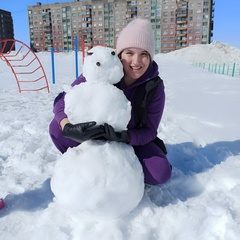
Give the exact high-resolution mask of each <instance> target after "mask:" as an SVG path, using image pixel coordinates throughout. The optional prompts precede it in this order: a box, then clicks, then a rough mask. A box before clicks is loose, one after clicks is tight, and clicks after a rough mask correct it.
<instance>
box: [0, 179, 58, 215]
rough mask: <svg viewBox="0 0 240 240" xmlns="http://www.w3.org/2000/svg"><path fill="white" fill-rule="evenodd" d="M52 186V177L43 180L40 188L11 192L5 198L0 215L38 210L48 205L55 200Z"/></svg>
mask: <svg viewBox="0 0 240 240" xmlns="http://www.w3.org/2000/svg"><path fill="white" fill-rule="evenodd" d="M53 197H54V195H53V193H52V191H51V188H50V178H49V179H47V180H46V181H45V182H43V184H42V186H41V187H40V188H37V189H34V190H30V191H26V192H24V193H20V194H9V195H8V196H6V198H5V199H4V201H5V206H4V208H3V209H1V211H0V217H4V216H6V215H8V214H10V213H11V212H13V211H29V212H30V211H37V210H39V209H44V208H47V207H48V204H49V203H50V202H52V200H53Z"/></svg>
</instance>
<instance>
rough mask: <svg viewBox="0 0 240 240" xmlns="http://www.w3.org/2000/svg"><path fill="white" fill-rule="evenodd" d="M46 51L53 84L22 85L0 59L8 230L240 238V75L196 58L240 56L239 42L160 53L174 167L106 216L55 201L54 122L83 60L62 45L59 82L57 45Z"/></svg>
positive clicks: (1, 186)
mask: <svg viewBox="0 0 240 240" xmlns="http://www.w3.org/2000/svg"><path fill="white" fill-rule="evenodd" d="M223 46H224V49H225V50H224V51H221V50H220V49H222V48H223ZM209 48H211V49H213V51H209ZM193 49H194V50H193ZM193 53H194V54H193ZM38 56H39V58H40V60H41V61H42V63H43V65H44V67H45V71H46V73H47V76H48V79H49V82H50V87H51V92H50V93H47V92H46V91H41V92H30V93H18V90H17V85H16V82H15V79H14V77H13V75H12V73H11V71H10V69H9V68H8V67H7V66H6V63H4V62H2V61H0V102H1V105H0V111H1V118H0V128H1V131H0V197H2V198H4V200H5V203H6V206H5V207H4V208H3V209H2V210H0V232H1V234H0V239H1V240H6V239H7V240H13V239H14V240H15V239H18V240H25V239H26V240H29V239H34V240H38V239H39V240H40V239H41V240H42V239H45V240H52V239H58V240H65V239H73V240H82V239H86V240H95V239H102V240H126V239H129V240H162V239H164V240H183V239H184V240H193V239H194V240H196V239H197V240H238V239H239V238H240V175H239V172H240V164H239V160H240V125H239V122H240V111H239V106H240V80H239V78H232V77H230V76H223V75H219V74H214V73H209V72H207V71H206V70H202V69H199V68H195V67H193V66H191V65H190V64H189V59H190V58H191V59H192V58H195V59H199V62H200V61H201V58H202V56H205V58H211V59H214V60H215V61H216V62H217V61H218V60H219V61H220V60H221V59H222V58H224V57H225V59H226V58H227V59H230V60H231V59H232V60H233V61H238V62H240V60H239V50H238V49H235V51H232V47H231V46H228V45H224V44H221V43H214V44H210V45H205V46H202V45H198V46H194V47H193V46H192V47H188V48H185V49H183V50H178V51H175V52H173V53H170V54H165V55H162V54H160V55H156V56H155V60H156V61H157V63H158V64H159V67H160V76H161V77H162V78H163V79H164V83H165V89H166V97H167V99H166V107H165V112H164V115H163V119H162V121H161V124H160V127H159V137H161V138H162V139H164V141H165V142H166V145H167V148H168V158H169V160H170V162H171V163H172V165H173V175H172V178H171V180H170V181H168V182H167V183H166V184H164V185H161V186H155V187H151V188H149V189H147V190H146V191H145V194H144V197H143V199H142V201H141V202H140V204H139V206H138V207H137V208H136V209H134V211H132V212H131V213H129V214H128V215H126V216H124V217H122V218H120V219H116V220H107V221H99V220H92V218H88V217H86V216H84V215H83V216H82V217H80V219H79V218H78V219H76V218H74V216H71V215H69V214H67V211H66V209H61V208H58V207H57V205H56V204H55V202H54V196H53V193H52V191H51V188H50V179H51V176H52V174H53V171H54V167H55V164H56V162H57V161H58V159H59V158H60V157H61V154H60V153H59V152H58V151H57V150H56V148H55V147H54V146H53V144H52V142H51V140H50V138H49V135H48V125H49V122H50V121H51V119H52V117H53V113H52V104H53V100H54V98H55V97H56V95H57V94H58V93H59V92H60V91H62V89H63V87H64V85H69V84H70V83H71V82H72V81H73V80H74V78H75V69H74V68H75V63H74V54H73V53H68V54H56V56H55V61H56V64H55V68H56V84H51V58H50V53H39V54H38ZM236 59H237V60H236ZM230 60H229V61H230ZM79 63H81V59H79ZM79 72H81V66H80V70H79ZM66 177H67V176H66ZM117 187H118V186H116V188H117ZM86 201H88V199H86Z"/></svg>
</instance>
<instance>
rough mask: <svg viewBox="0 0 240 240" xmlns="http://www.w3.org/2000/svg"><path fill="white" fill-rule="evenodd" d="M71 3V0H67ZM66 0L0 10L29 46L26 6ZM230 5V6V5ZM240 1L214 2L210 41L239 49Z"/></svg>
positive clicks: (12, 0) (29, 1)
mask: <svg viewBox="0 0 240 240" xmlns="http://www.w3.org/2000/svg"><path fill="white" fill-rule="evenodd" d="M69 1H73V0H69ZM69 1H68V0H42V1H41V0H23V1H19V0H0V9H3V10H6V11H10V12H11V13H12V17H13V24H14V34H15V39H17V40H20V41H22V42H24V43H26V44H27V45H29V31H28V16H27V6H33V5H36V2H41V3H42V4H52V3H55V2H69ZM230 4H231V5H230ZM239 9H240V0H228V1H227V0H215V13H214V30H213V37H212V40H216V41H220V42H223V43H228V44H230V45H232V46H234V47H237V48H240V30H239V29H240V17H239Z"/></svg>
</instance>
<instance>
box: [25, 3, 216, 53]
mask: <svg viewBox="0 0 240 240" xmlns="http://www.w3.org/2000/svg"><path fill="white" fill-rule="evenodd" d="M213 13H214V0H145V1H144V0H135V1H133V0H132V1H130V0H85V1H84V0H75V1H73V2H65V3H58V2H56V3H54V4H44V5H42V4H41V3H40V2H38V3H37V4H36V5H35V6H29V7H28V19H29V32H30V42H31V45H33V46H34V47H35V48H36V49H37V50H38V51H49V50H50V48H51V47H54V48H55V49H59V50H69V49H73V47H74V38H75V37H77V39H78V43H79V46H78V47H79V49H81V40H84V42H85V45H86V46H89V47H91V46H95V45H106V46H109V47H113V48H114V47H115V45H116V40H117V37H118V35H119V32H120V31H121V30H122V29H123V28H124V27H125V26H126V25H127V23H128V22H129V21H131V19H133V18H136V17H141V18H146V19H149V20H150V21H151V23H152V26H153V29H154V32H155V41H156V53H160V52H170V51H173V50H176V49H180V48H183V47H186V46H189V45H192V44H207V43H210V42H211V37H212V30H213Z"/></svg>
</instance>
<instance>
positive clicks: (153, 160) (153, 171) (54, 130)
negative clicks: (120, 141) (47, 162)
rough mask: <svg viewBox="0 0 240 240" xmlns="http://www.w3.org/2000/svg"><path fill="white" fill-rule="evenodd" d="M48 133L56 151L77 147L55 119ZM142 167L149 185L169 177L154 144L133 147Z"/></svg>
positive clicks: (62, 151) (170, 170) (167, 163)
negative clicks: (66, 136)
mask: <svg viewBox="0 0 240 240" xmlns="http://www.w3.org/2000/svg"><path fill="white" fill-rule="evenodd" d="M49 133H50V136H51V138H52V141H53V143H54V144H55V146H56V147H57V149H58V150H59V151H60V152H61V153H64V152H66V151H67V149H68V148H69V147H76V146H78V145H79V143H78V142H75V141H73V140H71V139H68V138H65V137H64V136H63V135H62V131H61V129H60V128H59V126H58V123H57V122H56V120H55V119H53V120H52V122H51V123H50V126H49ZM133 148H134V151H135V154H136V155H137V157H138V159H139V161H140V163H141V164H142V167H143V172H144V178H145V183H147V184H150V185H156V184H162V183H165V182H166V181H167V180H168V179H169V178H170V177H171V172H172V167H171V165H170V163H169V162H168V159H167V158H166V155H165V154H164V153H163V152H162V150H161V149H160V148H159V147H158V146H157V145H156V144H155V143H154V142H150V143H148V144H146V145H144V146H133Z"/></svg>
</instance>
